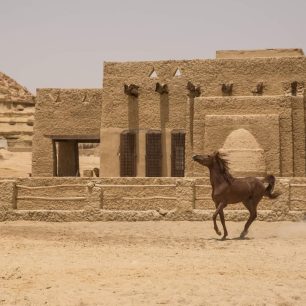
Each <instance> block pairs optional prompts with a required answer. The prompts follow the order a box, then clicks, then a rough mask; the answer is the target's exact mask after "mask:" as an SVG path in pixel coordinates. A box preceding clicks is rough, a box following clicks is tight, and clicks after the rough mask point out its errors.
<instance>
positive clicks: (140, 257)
mask: <svg viewBox="0 0 306 306" xmlns="http://www.w3.org/2000/svg"><path fill="white" fill-rule="evenodd" d="M242 226H243V224H242V223H232V222H228V228H229V231H230V237H231V238H233V237H236V236H238V235H239V233H240V231H241V228H242ZM0 244H1V248H0V258H1V261H0V305H46V304H48V305H305V304H306V224H305V223H289V222H282V223H265V222H255V223H254V225H253V227H252V230H251V233H250V235H249V239H248V240H236V239H232V240H227V241H225V242H222V241H219V240H216V235H215V234H214V232H213V229H212V225H211V222H138V223H124V222H122V223H120V222H109V223H101V222H96V223H39V222H37V223H35V222H7V223H0Z"/></svg>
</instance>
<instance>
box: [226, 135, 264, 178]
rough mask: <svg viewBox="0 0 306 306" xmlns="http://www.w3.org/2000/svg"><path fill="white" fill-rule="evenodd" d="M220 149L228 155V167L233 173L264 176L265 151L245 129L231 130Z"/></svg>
mask: <svg viewBox="0 0 306 306" xmlns="http://www.w3.org/2000/svg"><path fill="white" fill-rule="evenodd" d="M220 151H221V152H223V153H225V154H227V155H228V156H227V159H228V160H229V162H230V169H231V171H232V173H234V174H235V175H241V176H245V175H256V176H264V175H265V174H266V162H265V152H264V150H263V149H262V148H261V146H260V145H259V143H258V142H257V140H256V139H255V137H254V136H253V135H252V134H251V133H250V132H249V131H247V130H246V129H237V130H234V131H233V132H231V133H230V134H229V135H228V136H227V138H226V140H225V142H224V144H223V146H222V148H221V149H220Z"/></svg>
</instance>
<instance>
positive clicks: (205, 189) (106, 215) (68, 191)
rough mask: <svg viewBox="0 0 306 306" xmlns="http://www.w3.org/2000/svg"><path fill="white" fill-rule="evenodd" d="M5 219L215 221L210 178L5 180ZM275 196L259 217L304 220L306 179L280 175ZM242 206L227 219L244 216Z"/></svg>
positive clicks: (1, 211)
mask: <svg viewBox="0 0 306 306" xmlns="http://www.w3.org/2000/svg"><path fill="white" fill-rule="evenodd" d="M0 188H1V194H0V220H2V221H4V220H19V219H22V220H44V221H82V220H83V221H86V220H88V221H98V220H105V221H106V220H121V221H123V220H127V221H137V220H210V219H211V217H212V214H213V212H214V210H215V206H214V203H213V202H212V200H211V186H210V184H209V178H187V177H186V178H97V179H86V178H84V179H83V178H23V179H10V180H4V179H3V180H1V179H0ZM276 190H279V191H281V195H280V196H279V197H278V198H277V199H274V200H270V199H266V198H265V199H263V200H262V201H261V202H260V204H259V212H258V219H259V220H267V221H277V220H303V219H305V217H306V178H284V177H283V178H277V185H276ZM247 216H248V212H247V211H246V210H245V209H244V206H243V205H242V204H234V205H229V206H228V207H227V208H226V218H227V220H237V221H238V220H245V219H246V218H247Z"/></svg>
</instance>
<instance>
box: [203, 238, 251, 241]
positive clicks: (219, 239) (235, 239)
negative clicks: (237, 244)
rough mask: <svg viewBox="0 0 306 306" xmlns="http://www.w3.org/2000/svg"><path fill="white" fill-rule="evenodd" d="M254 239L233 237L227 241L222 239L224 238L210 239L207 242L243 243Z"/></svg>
mask: <svg viewBox="0 0 306 306" xmlns="http://www.w3.org/2000/svg"><path fill="white" fill-rule="evenodd" d="M253 239H254V238H250V237H244V238H240V237H233V238H226V239H222V238H208V239H205V240H208V241H219V242H225V241H237V240H238V241H243V240H253Z"/></svg>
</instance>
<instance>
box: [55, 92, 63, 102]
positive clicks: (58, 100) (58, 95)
mask: <svg viewBox="0 0 306 306" xmlns="http://www.w3.org/2000/svg"><path fill="white" fill-rule="evenodd" d="M54 102H61V92H60V91H59V92H58V93H57V95H56V98H55V101H54Z"/></svg>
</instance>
